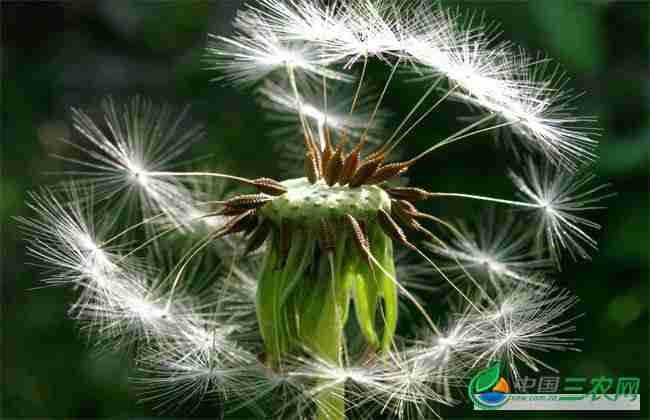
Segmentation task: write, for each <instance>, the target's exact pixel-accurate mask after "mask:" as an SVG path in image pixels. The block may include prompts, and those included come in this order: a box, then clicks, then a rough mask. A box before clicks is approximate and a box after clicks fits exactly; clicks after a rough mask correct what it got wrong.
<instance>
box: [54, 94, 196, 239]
mask: <svg viewBox="0 0 650 420" xmlns="http://www.w3.org/2000/svg"><path fill="white" fill-rule="evenodd" d="M102 110H103V113H104V124H105V127H100V126H99V125H98V124H97V123H96V122H95V121H93V120H92V119H91V118H90V117H89V116H88V115H87V114H85V113H84V112H82V111H79V110H73V116H74V125H75V129H76V130H77V131H78V132H79V133H80V134H81V135H82V136H83V139H84V140H85V142H86V143H85V144H82V143H81V142H72V141H68V143H69V144H70V145H71V146H73V147H74V148H76V149H78V150H80V151H81V152H82V153H84V154H85V157H84V158H82V159H79V158H70V157H60V158H61V159H64V160H67V161H70V162H73V163H75V164H77V165H79V166H80V167H81V168H83V169H85V170H80V171H68V172H66V174H68V175H73V176H83V177H85V179H84V180H83V181H81V182H82V185H86V184H88V185H92V186H93V191H94V192H95V195H96V196H97V198H98V201H101V202H105V203H107V204H108V205H109V207H110V208H111V209H114V210H116V211H118V212H120V211H122V210H129V207H130V205H131V203H132V202H133V201H136V202H138V203H139V205H140V207H141V208H142V210H143V214H144V217H149V216H152V215H156V214H158V213H164V214H166V215H167V217H168V218H169V219H170V221H172V222H173V223H175V225H176V226H185V227H187V226H188V224H189V222H190V221H189V220H188V215H191V214H194V213H195V212H196V211H195V208H194V206H193V204H194V200H193V198H192V195H191V193H190V191H189V190H188V189H187V188H186V187H185V186H184V185H183V184H182V183H181V182H179V181H178V180H176V179H174V178H170V177H158V176H153V175H152V174H153V173H155V172H159V171H163V170H165V168H168V167H169V165H170V163H171V162H174V161H175V159H177V158H179V157H180V156H181V155H182V154H183V153H184V152H185V151H186V150H187V149H188V148H189V147H190V146H191V145H192V143H193V142H195V141H197V140H198V139H200V138H201V136H202V134H201V131H200V130H201V129H200V127H194V128H190V129H184V128H183V127H182V123H183V119H184V116H185V112H183V113H182V114H181V115H180V116H179V117H178V118H176V119H174V118H172V114H171V111H170V109H169V108H168V107H166V106H157V105H154V104H153V103H152V102H149V101H146V100H143V99H141V98H139V97H136V98H135V99H133V100H132V101H131V103H130V104H128V105H126V106H123V107H120V106H117V105H116V104H115V103H114V101H113V99H111V98H108V99H106V100H105V101H104V102H103V103H102Z"/></svg>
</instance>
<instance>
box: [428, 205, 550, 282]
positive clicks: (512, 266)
mask: <svg viewBox="0 0 650 420" xmlns="http://www.w3.org/2000/svg"><path fill="white" fill-rule="evenodd" d="M496 214H497V213H496V209H494V208H492V209H491V210H490V211H489V212H488V213H487V215H485V216H484V217H482V218H480V219H479V220H477V221H475V223H473V224H472V225H471V227H470V225H467V224H465V223H462V224H460V225H459V230H458V231H457V232H458V235H457V236H454V237H453V238H452V239H451V240H450V241H449V243H448V244H445V245H444V246H443V245H439V244H436V243H431V244H429V245H428V248H429V249H430V250H431V251H432V252H434V253H435V254H437V255H439V256H441V257H444V258H446V259H448V261H449V262H448V263H447V264H446V265H445V266H444V268H443V269H444V270H445V271H448V272H450V273H454V274H456V275H457V279H462V278H465V277H466V276H467V275H470V276H471V275H472V274H473V275H474V276H476V275H479V276H486V277H487V280H488V281H489V283H490V284H491V286H492V287H494V288H495V289H496V292H497V293H499V292H500V291H501V289H503V288H504V287H505V288H508V287H509V286H512V284H514V283H519V282H521V283H526V284H529V285H531V286H533V287H543V286H544V283H543V282H541V281H540V280H539V277H540V275H542V274H543V273H544V270H547V269H548V268H549V265H550V263H551V262H550V261H549V260H546V259H544V258H539V257H538V254H539V250H536V249H534V247H533V244H532V243H531V241H530V239H531V238H530V235H529V234H528V229H527V228H526V227H525V226H523V224H522V223H517V222H516V221H515V218H514V216H512V215H509V216H508V217H504V218H497V216H496Z"/></svg>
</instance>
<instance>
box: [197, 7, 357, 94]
mask: <svg viewBox="0 0 650 420" xmlns="http://www.w3.org/2000/svg"><path fill="white" fill-rule="evenodd" d="M234 26H235V28H237V33H236V34H235V35H234V36H233V37H224V36H214V35H211V41H210V45H209V46H208V49H207V57H206V62H207V63H208V65H209V67H208V69H210V70H218V71H221V72H223V73H224V74H226V75H227V76H226V77H227V78H228V79H229V80H230V81H232V82H235V83H241V84H250V83H253V82H256V81H258V80H260V79H261V78H263V77H265V76H267V75H269V74H270V73H271V72H273V71H275V70H278V69H280V70H282V71H287V70H289V71H294V70H299V71H301V72H302V73H301V74H304V75H306V76H309V75H316V76H321V77H326V78H331V79H335V80H348V79H349V77H348V76H346V75H344V74H342V73H340V72H337V71H334V70H330V69H328V68H327V67H326V65H327V60H324V59H323V58H321V57H320V56H319V54H318V51H317V50H314V48H313V47H310V46H309V45H308V44H305V43H304V42H300V41H287V40H286V39H285V40H283V36H282V33H281V32H278V31H277V28H276V26H275V25H273V24H272V23H271V22H270V21H268V20H267V19H266V18H265V17H264V16H263V15H262V14H260V13H258V12H255V11H254V10H247V11H243V12H240V13H239V14H238V16H237V19H236V20H235V23H234Z"/></svg>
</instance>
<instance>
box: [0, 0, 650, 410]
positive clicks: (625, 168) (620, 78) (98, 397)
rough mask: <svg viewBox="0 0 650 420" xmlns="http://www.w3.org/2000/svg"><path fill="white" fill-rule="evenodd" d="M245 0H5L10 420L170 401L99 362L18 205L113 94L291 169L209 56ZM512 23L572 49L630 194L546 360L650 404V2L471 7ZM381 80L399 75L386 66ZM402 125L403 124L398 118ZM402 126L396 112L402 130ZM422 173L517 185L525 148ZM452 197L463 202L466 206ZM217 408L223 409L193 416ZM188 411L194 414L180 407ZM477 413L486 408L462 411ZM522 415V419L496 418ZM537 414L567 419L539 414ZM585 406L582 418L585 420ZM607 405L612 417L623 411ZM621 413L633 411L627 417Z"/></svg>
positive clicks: (577, 287) (258, 172)
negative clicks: (621, 381) (512, 169)
mask: <svg viewBox="0 0 650 420" xmlns="http://www.w3.org/2000/svg"><path fill="white" fill-rule="evenodd" d="M240 3H241V2H240V1H237V0H224V1H216V2H208V1H185V2H180V1H178V2H171V1H170V2H145V1H110V0H104V1H96V2H93V1H68V2H24V3H21V2H3V3H2V65H3V68H2V86H1V88H2V180H1V186H2V197H1V199H0V214H1V216H2V338H1V339H2V413H1V414H2V416H3V417H11V418H13V417H21V418H27V417H29V418H33V417H61V418H62V417H86V418H94V417H103V418H107V417H143V416H149V417H151V416H154V415H156V412H155V411H153V410H152V409H151V407H150V406H147V405H146V404H137V403H136V401H137V396H136V395H135V391H134V389H133V387H131V386H130V385H129V384H128V381H127V379H128V377H129V375H130V370H129V363H128V357H123V356H120V355H104V356H102V357H97V356H96V354H95V353H94V352H93V351H92V350H91V349H90V347H89V346H88V343H87V339H86V338H85V337H84V335H83V334H82V333H80V332H79V331H78V328H77V325H75V323H74V322H72V321H71V320H69V319H68V317H67V315H66V311H67V308H68V305H69V304H70V303H71V302H72V301H73V299H74V292H73V291H72V290H69V289H58V288H48V289H43V290H32V289H33V288H35V287H37V286H39V280H38V279H39V274H38V270H37V269H36V268H34V267H32V266H31V265H30V264H29V263H30V261H29V259H28V258H27V257H26V255H25V244H24V242H23V241H22V239H21V235H20V233H19V232H18V230H17V226H16V222H15V221H13V220H12V217H13V216H19V215H26V214H27V213H28V212H27V209H26V208H25V205H24V202H25V199H26V193H27V191H29V190H34V189H37V188H38V187H39V186H41V185H44V184H48V183H51V182H52V178H51V176H49V175H47V172H48V171H56V170H61V169H62V162H60V161H57V160H55V159H53V158H51V157H50V156H49V155H50V154H52V153H58V152H61V151H65V148H66V147H67V146H65V144H63V143H62V142H59V141H57V139H59V138H61V137H69V135H70V117H69V108H70V107H71V106H75V107H81V108H83V109H85V110H88V111H89V112H90V113H91V114H92V113H93V112H94V111H95V110H96V109H97V105H98V103H99V101H100V100H101V98H102V97H104V96H106V95H107V94H112V95H114V96H115V98H116V99H120V98H127V97H129V96H131V95H134V94H142V95H145V96H147V97H150V98H152V99H154V100H156V101H165V102H168V103H171V104H173V105H177V106H178V107H181V106H182V105H185V104H190V105H191V106H192V111H191V115H192V118H193V119H195V120H196V122H201V123H204V124H205V125H206V127H207V130H208V137H207V139H206V140H205V141H203V142H202V143H200V144H198V145H196V146H195V147H193V148H192V154H193V155H196V156H202V155H205V154H210V155H211V156H212V157H211V158H210V159H211V160H209V162H211V163H213V164H214V165H215V166H218V167H224V165H225V166H228V167H229V168H230V170H231V171H232V172H234V173H237V174H240V175H244V176H268V175H270V176H273V175H274V174H277V171H278V168H277V159H275V158H274V150H275V149H274V145H273V143H274V142H276V141H279V140H280V141H281V140H282V139H278V138H276V137H273V136H271V135H269V131H270V127H271V124H270V123H269V122H267V121H265V120H264V118H260V115H262V111H261V108H260V107H259V105H258V104H257V102H256V100H255V96H254V95H253V94H252V92H251V91H250V90H240V89H236V88H232V87H229V86H223V85H220V84H216V83H211V82H210V79H211V78H212V77H214V76H215V75H214V74H211V73H210V72H206V71H204V70H203V67H204V64H202V62H201V57H202V54H203V48H204V46H205V42H206V35H207V33H208V32H212V33H225V32H227V31H228V30H229V23H228V22H230V21H231V20H232V18H233V16H234V12H235V10H236V8H237V7H238V6H239V4H240ZM459 4H460V6H461V8H463V9H472V10H474V9H475V10H483V11H485V13H486V16H487V18H488V19H490V20H494V21H497V22H499V23H500V24H501V29H502V30H503V32H504V38H505V39H510V40H512V41H514V42H517V43H519V44H521V45H523V46H525V47H526V48H527V49H529V50H531V51H537V50H542V51H545V52H547V53H548V54H549V55H550V56H552V57H554V58H555V59H557V61H558V62H560V63H561V64H562V65H563V66H564V68H565V69H566V71H567V73H568V74H569V75H571V76H572V81H571V83H570V86H571V87H573V88H575V89H576V90H578V91H584V92H586V93H585V95H584V96H583V97H581V99H580V100H579V106H580V110H581V112H582V113H585V114H595V115H597V116H598V118H599V123H600V126H601V127H602V128H603V135H602V143H601V148H600V153H601V158H600V160H598V162H597V164H596V171H597V173H598V175H599V176H600V179H601V180H603V181H608V182H611V183H613V185H614V189H615V190H616V191H617V192H618V196H617V197H615V198H614V199H610V200H608V202H607V203H606V204H607V206H608V207H609V209H608V210H607V211H606V212H602V213H601V214H599V215H598V216H597V217H596V219H597V220H598V221H599V222H601V223H602V224H603V226H604V228H603V230H602V231H601V232H600V233H599V234H598V236H599V240H600V243H601V250H600V252H599V253H597V254H596V255H595V256H594V261H593V262H592V263H588V262H578V263H571V262H570V261H565V265H564V267H565V269H564V270H563V271H562V273H561V274H559V275H558V282H559V283H560V284H561V285H563V286H566V287H568V288H569V289H571V290H572V291H573V292H574V293H575V294H576V295H578V296H579V297H580V299H581V301H580V303H579V308H578V309H579V311H581V312H585V314H586V315H585V316H584V317H583V318H581V319H579V320H578V334H577V335H578V336H581V337H583V338H584V343H583V344H582V348H583V352H582V353H556V354H550V355H548V356H546V355H543V356H542V358H543V360H544V361H545V362H547V363H549V364H551V365H553V366H556V367H557V368H558V369H559V370H560V375H562V376H585V377H595V376H601V375H605V376H613V377H618V376H637V377H640V378H641V380H642V385H641V386H642V391H641V392H642V394H643V395H642V401H643V414H644V415H646V416H647V413H648V411H647V401H648V393H647V388H648V351H649V350H650V349H649V348H648V337H649V335H648V292H649V291H648V266H649V254H648V250H649V247H648V245H649V238H650V234H649V233H650V232H649V227H648V219H649V215H650V208H649V207H650V206H649V204H650V203H649V200H648V163H649V156H650V124H649V121H648V116H649V105H648V104H649V97H650V80H649V74H650V69H649V63H648V55H649V53H650V48H649V43H650V38H649V33H648V24H649V22H648V16H649V12H650V10H649V7H648V3H647V2H631V1H620V2H618V1H606V0H601V1H590V2H582V1H564V0H549V1H540V0H537V1H517V2H491V1H490V2H488V1H486V2H460V3H459ZM369 77H370V80H372V81H374V82H375V83H374V84H375V85H379V86H381V83H382V81H383V80H384V78H385V77H386V72H385V68H384V67H382V66H373V67H371V71H370V74H369ZM421 92H422V90H421V86H418V85H414V84H406V83H402V84H399V85H395V86H394V87H393V88H392V91H391V93H390V94H389V97H388V98H387V102H386V107H387V108H388V109H390V110H392V111H393V112H394V113H395V114H396V117H399V116H400V115H404V113H405V112H401V111H400V110H408V107H409V106H410V105H412V104H413V103H414V102H415V101H416V100H417V98H418V94H421ZM459 115H468V112H466V110H465V109H464V108H460V107H458V106H454V105H451V106H449V107H442V108H441V111H440V112H436V113H435V115H433V116H432V117H431V118H429V119H427V121H426V122H425V124H424V126H423V127H420V128H419V129H418V130H415V132H414V134H413V135H411V138H410V140H409V141H408V142H405V143H406V148H407V151H406V152H407V154H408V155H413V154H415V152H416V151H420V150H423V147H424V146H425V145H426V144H427V143H428V142H430V141H431V139H434V138H440V137H441V136H443V135H444V133H449V132H450V130H453V129H454V128H455V127H458V124H459V123H458V120H457V117H458V116H459ZM396 119H397V118H396ZM394 122H395V121H393V123H394ZM444 152H445V153H444V154H437V155H435V156H431V157H430V158H429V159H428V162H427V163H426V164H421V165H418V166H416V167H415V168H414V169H413V171H412V173H411V179H412V182H413V183H414V184H417V185H420V186H422V187H425V188H431V189H435V190H438V191H462V192H467V193H484V194H501V195H506V194H509V192H510V191H511V187H510V185H509V182H508V180H507V179H506V177H505V176H504V174H505V169H506V168H507V167H508V165H510V164H511V163H512V158H511V157H510V155H509V154H508V153H507V152H505V151H504V149H501V148H495V147H494V145H493V142H491V141H489V140H488V139H487V138H486V140H485V141H481V140H480V139H475V140H473V141H469V142H466V143H459V144H458V145H456V146H454V147H449V148H446V149H445V151H444ZM450 201H451V200H450ZM480 208H481V206H480V205H476V204H475V203H467V202H464V201H453V202H442V203H440V204H438V203H436V206H435V209H434V208H430V209H429V210H431V211H434V210H435V212H436V213H437V214H439V215H453V216H455V217H462V216H465V215H470V214H471V213H472V212H474V211H476V210H478V209H480ZM211 412H212V413H215V412H216V411H213V409H212V408H210V407H207V408H205V409H202V410H199V411H197V412H196V413H194V414H193V415H195V416H206V417H207V416H209V415H210V413H211ZM177 414H178V415H183V416H185V415H189V414H188V413H177ZM445 415H446V416H447V417H460V416H463V415H466V416H471V417H473V418H476V417H478V416H477V415H473V414H471V412H470V411H469V405H468V404H465V405H464V406H462V407H460V408H457V409H455V410H452V411H445ZM496 415H497V416H498V417H500V418H507V416H506V415H505V413H501V414H500V415H499V414H496ZM531 415H532V416H537V417H539V416H542V415H544V416H551V417H552V416H566V414H564V415H562V414H560V415H558V414H556V413H542V414H540V413H536V414H531ZM582 415H583V414H571V416H572V417H574V418H577V417H581V416H582ZM608 416H611V414H609V415H608ZM614 417H617V416H614Z"/></svg>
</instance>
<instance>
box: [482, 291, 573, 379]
mask: <svg viewBox="0 0 650 420" xmlns="http://www.w3.org/2000/svg"><path fill="white" fill-rule="evenodd" d="M576 302H577V299H576V298H575V297H573V296H572V295H571V294H570V293H569V292H568V291H566V290H559V289H557V288H545V289H544V288H542V289H531V288H529V287H526V288H523V287H520V288H517V289H515V290H513V291H512V292H510V293H509V294H506V295H503V296H502V297H500V298H499V300H497V301H496V302H494V303H493V304H492V305H491V306H490V307H489V308H488V309H487V310H486V311H485V313H484V314H483V315H478V316H480V319H481V320H482V323H483V326H482V327H481V328H480V330H481V331H482V332H481V335H480V336H481V342H480V344H479V347H478V348H482V351H481V353H479V354H477V356H476V358H475V363H478V362H482V363H484V364H488V363H489V362H491V361H492V360H503V361H504V362H505V363H506V364H507V365H508V368H509V370H510V373H511V375H512V377H513V378H514V379H515V381H518V380H519V369H518V367H517V366H518V362H521V363H523V364H525V365H526V366H527V367H529V368H530V369H532V370H534V371H536V372H538V371H539V370H540V368H546V369H550V370H552V371H556V370H555V369H553V367H551V366H550V365H548V364H547V363H545V362H543V361H542V360H541V359H539V358H538V357H537V356H535V355H534V354H533V352H548V351H551V350H555V351H567V350H569V351H579V349H578V348H577V347H576V344H577V343H578V342H579V340H578V339H575V338H571V337H567V336H566V334H568V333H571V332H573V331H575V326H573V325H572V324H571V323H572V322H573V321H574V320H575V318H576V317H574V318H569V319H564V320H562V319H560V317H561V316H562V315H563V314H564V313H565V312H566V311H567V310H569V309H570V308H572V307H573V306H574V305H575V304H576Z"/></svg>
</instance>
